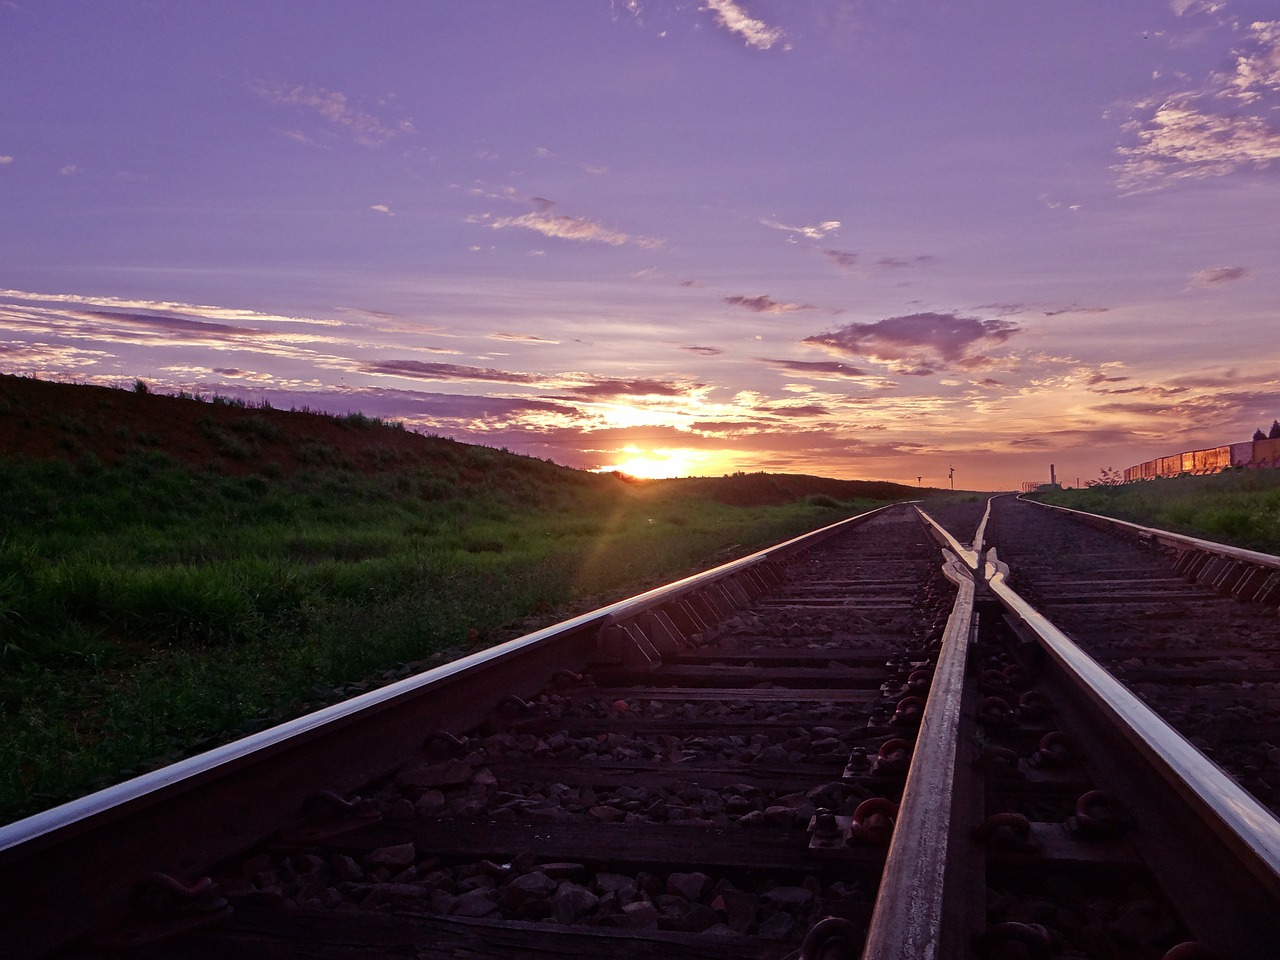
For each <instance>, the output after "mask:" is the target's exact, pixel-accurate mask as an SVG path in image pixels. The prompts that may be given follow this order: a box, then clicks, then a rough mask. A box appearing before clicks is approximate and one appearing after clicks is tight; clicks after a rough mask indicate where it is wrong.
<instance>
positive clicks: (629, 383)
mask: <svg viewBox="0 0 1280 960" xmlns="http://www.w3.org/2000/svg"><path fill="white" fill-rule="evenodd" d="M359 369H360V370H361V372H363V373H371V374H381V375H384V376H393V377H408V378H411V379H415V380H432V381H438V382H451V381H452V382H471V383H506V384H519V385H522V386H533V387H541V388H545V389H552V390H559V391H562V392H564V393H567V394H570V395H571V396H573V397H577V398H593V399H598V398H602V397H623V396H628V397H647V396H653V397H682V396H687V395H688V394H690V393H692V392H693V391H695V390H697V389H699V388H700V387H701V386H702V384H697V383H689V382H686V381H680V380H663V379H658V378H626V377H602V376H597V375H595V374H589V373H560V374H543V373H526V372H522V371H513V370H496V369H493V368H492V367H475V366H468V365H466V364H460V363H437V362H434V361H429V360H376V361H373V362H371V363H364V364H361V365H360V367H359Z"/></svg>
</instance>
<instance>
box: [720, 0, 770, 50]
mask: <svg viewBox="0 0 1280 960" xmlns="http://www.w3.org/2000/svg"><path fill="white" fill-rule="evenodd" d="M703 9H705V10H710V11H711V12H712V13H713V14H714V15H715V18H716V26H719V27H724V28H725V29H726V30H728V31H729V32H730V33H734V34H737V35H738V36H740V37H741V38H742V39H743V40H744V41H745V42H746V44H747V46H748V47H753V48H754V49H756V50H768V49H769V48H770V47H772V46H773V45H774V44H775V43H777V42H778V41H779V40H781V39H782V38H783V36H784V34H783V31H782V29H781V28H780V27H770V26H769V25H768V24H766V23H765V22H764V21H762V20H755V19H753V18H751V17H750V16H748V15H747V13H746V11H745V10H743V9H742V8H741V7H740V6H738V4H737V3H735V2H734V0H707V5H706V7H704V8H703Z"/></svg>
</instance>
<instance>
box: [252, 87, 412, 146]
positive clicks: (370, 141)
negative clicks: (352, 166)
mask: <svg viewBox="0 0 1280 960" xmlns="http://www.w3.org/2000/svg"><path fill="white" fill-rule="evenodd" d="M249 89H251V90H252V91H253V92H254V93H255V94H257V95H258V96H259V97H261V98H262V99H263V100H265V101H266V102H267V103H275V104H281V105H283V106H290V107H300V108H302V109H304V110H310V111H313V112H315V113H317V114H319V115H320V116H321V117H322V118H323V119H324V120H327V121H328V122H329V123H330V124H331V125H332V126H333V127H335V128H337V129H338V130H340V131H341V132H343V133H344V134H346V135H347V136H349V137H351V138H352V139H353V140H355V141H356V143H359V144H361V145H362V146H366V147H377V146H381V145H382V144H384V143H386V142H387V141H389V140H392V139H394V138H395V137H397V136H399V135H400V134H402V133H412V132H413V124H411V123H410V122H409V121H407V120H401V121H399V122H398V123H388V122H386V121H384V120H382V119H381V118H379V117H377V116H375V115H374V114H372V113H368V112H366V111H364V110H361V109H360V108H358V107H356V106H354V105H353V104H352V103H351V102H350V100H349V99H348V98H347V95H346V94H345V93H341V92H339V91H337V90H326V89H325V88H324V87H320V86H314V85H312V84H301V83H299V84H287V83H282V82H280V81H277V80H257V81H254V82H253V83H250V85H249Z"/></svg>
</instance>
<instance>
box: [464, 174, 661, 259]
mask: <svg viewBox="0 0 1280 960" xmlns="http://www.w3.org/2000/svg"><path fill="white" fill-rule="evenodd" d="M496 199H502V200H517V201H518V200H519V198H518V197H516V196H515V193H514V191H512V190H511V189H510V188H507V190H506V191H505V192H504V194H503V195H502V196H501V197H496ZM526 202H527V203H529V204H532V205H533V206H534V207H536V208H537V209H536V210H534V211H533V212H532V213H526V214H523V215H521V216H518V217H498V218H496V219H495V218H493V217H492V215H491V214H488V213H485V214H479V215H473V216H470V217H467V222H468V223H478V224H483V225H485V226H488V227H490V228H492V229H494V230H504V229H506V228H507V227H520V228H523V229H525V230H532V231H534V232H535V233H540V234H542V235H543V236H545V237H554V238H556V239H560V240H579V241H583V242H592V243H606V244H609V245H610V246H615V247H617V246H622V244H624V243H634V244H636V245H637V246H641V247H644V248H646V249H653V248H656V247H661V246H663V245H664V243H665V241H663V240H660V239H657V238H654V237H633V236H629V235H628V234H625V233H622V232H621V231H619V230H611V229H610V228H608V227H606V226H604V225H602V224H600V223H597V222H596V221H594V220H588V219H587V218H586V217H570V216H566V215H564V214H556V213H553V212H552V210H553V209H554V208H555V206H556V203H555V201H553V200H548V199H546V198H545V197H530V198H528V200H527V201H526Z"/></svg>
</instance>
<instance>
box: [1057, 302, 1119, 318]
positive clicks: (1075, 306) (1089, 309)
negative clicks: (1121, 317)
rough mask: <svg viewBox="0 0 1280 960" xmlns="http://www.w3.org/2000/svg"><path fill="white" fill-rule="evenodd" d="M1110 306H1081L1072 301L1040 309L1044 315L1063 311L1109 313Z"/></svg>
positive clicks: (1058, 313) (1058, 314)
mask: <svg viewBox="0 0 1280 960" xmlns="http://www.w3.org/2000/svg"><path fill="white" fill-rule="evenodd" d="M1110 311H1111V308H1110V307H1082V306H1080V304H1078V303H1072V304H1069V305H1067V306H1065V307H1050V308H1049V309H1048V310H1044V311H1042V312H1043V313H1044V315H1045V316H1046V317H1059V316H1062V314H1064V313H1089V314H1099V313H1109V312H1110Z"/></svg>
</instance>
